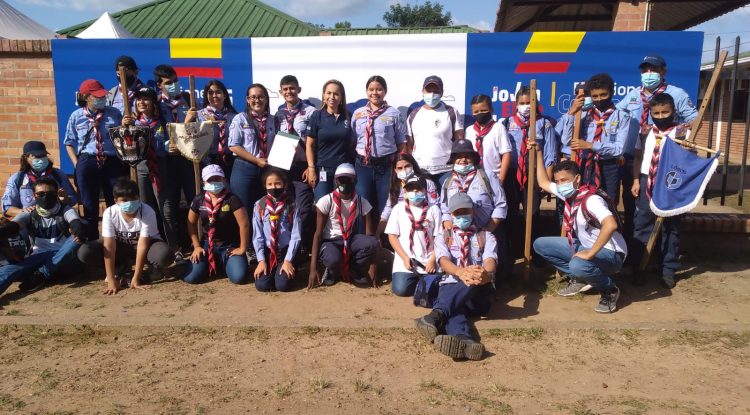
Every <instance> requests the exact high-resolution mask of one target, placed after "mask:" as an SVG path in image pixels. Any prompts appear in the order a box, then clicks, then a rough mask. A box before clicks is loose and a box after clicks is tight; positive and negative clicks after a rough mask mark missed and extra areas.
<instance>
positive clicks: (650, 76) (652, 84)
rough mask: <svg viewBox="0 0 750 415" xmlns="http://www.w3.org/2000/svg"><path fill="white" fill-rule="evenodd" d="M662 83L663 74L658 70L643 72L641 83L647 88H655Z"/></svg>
mask: <svg viewBox="0 0 750 415" xmlns="http://www.w3.org/2000/svg"><path fill="white" fill-rule="evenodd" d="M660 83H661V75H659V73H657V72H645V73H642V74H641V84H643V87H644V88H646V89H654V88H656V87H657V86H659V84H660Z"/></svg>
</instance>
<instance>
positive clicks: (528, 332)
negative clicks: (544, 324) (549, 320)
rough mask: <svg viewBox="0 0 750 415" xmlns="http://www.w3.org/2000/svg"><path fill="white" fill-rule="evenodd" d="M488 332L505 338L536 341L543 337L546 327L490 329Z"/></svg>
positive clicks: (493, 335)
mask: <svg viewBox="0 0 750 415" xmlns="http://www.w3.org/2000/svg"><path fill="white" fill-rule="evenodd" d="M487 334H488V335H490V336H492V337H499V338H501V339H505V340H513V341H534V340H539V339H541V338H542V335H543V334H544V329H543V328H541V327H528V328H509V329H490V330H489V331H488V332H487Z"/></svg>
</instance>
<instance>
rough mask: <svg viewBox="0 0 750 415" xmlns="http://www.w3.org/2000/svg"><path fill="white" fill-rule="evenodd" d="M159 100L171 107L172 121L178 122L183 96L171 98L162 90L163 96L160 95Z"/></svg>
mask: <svg viewBox="0 0 750 415" xmlns="http://www.w3.org/2000/svg"><path fill="white" fill-rule="evenodd" d="M159 102H161V103H163V104H164V105H166V106H167V108H169V112H171V113H172V121H173V122H177V121H179V120H178V118H177V108H179V107H180V104H181V103H182V98H176V99H174V98H170V97H169V96H168V95H165V94H164V92H163V91H162V93H161V96H160V97H159Z"/></svg>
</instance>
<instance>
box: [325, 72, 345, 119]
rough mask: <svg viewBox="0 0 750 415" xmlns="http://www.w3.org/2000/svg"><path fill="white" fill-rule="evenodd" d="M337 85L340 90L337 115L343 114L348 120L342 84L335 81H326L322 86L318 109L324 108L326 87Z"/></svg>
mask: <svg viewBox="0 0 750 415" xmlns="http://www.w3.org/2000/svg"><path fill="white" fill-rule="evenodd" d="M331 84H334V85H338V87H339V88H341V102H339V114H343V115H344V116H345V117H346V118H349V112H348V111H347V110H346V90H345V89H344V84H342V83H341V81H339V80H337V79H331V80H328V81H327V82H326V83H324V84H323V92H322V95H321V98H320V109H322V110H323V109H325V108H326V87H327V86H328V85H331Z"/></svg>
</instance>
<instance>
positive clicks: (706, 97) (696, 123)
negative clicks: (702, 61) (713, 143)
mask: <svg viewBox="0 0 750 415" xmlns="http://www.w3.org/2000/svg"><path fill="white" fill-rule="evenodd" d="M728 53H729V52H727V51H726V50H723V51H721V54H720V55H719V61H718V62H716V65H715V66H714V72H713V73H712V74H711V81H709V83H708V87H707V88H706V93H705V94H703V100H702V101H701V106H700V108H699V109H698V115H697V116H696V117H695V119H693V122H692V123H691V124H690V138H688V140H687V141H691V142H692V141H695V137H697V136H698V131H699V130H700V129H701V125H702V124H703V114H705V113H706V108H708V104H709V103H710V102H711V98H712V97H713V95H714V89H715V88H716V82H717V81H718V80H719V75H721V70H722V69H723V68H724V62H725V61H726V60H727V54H728ZM710 139H711V137H709V140H710Z"/></svg>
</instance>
